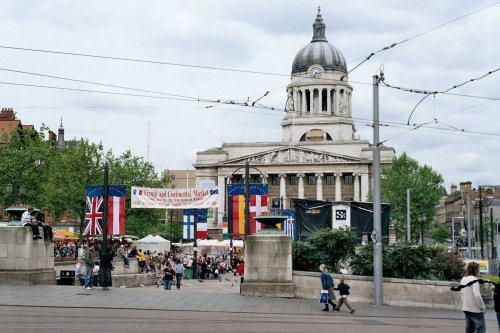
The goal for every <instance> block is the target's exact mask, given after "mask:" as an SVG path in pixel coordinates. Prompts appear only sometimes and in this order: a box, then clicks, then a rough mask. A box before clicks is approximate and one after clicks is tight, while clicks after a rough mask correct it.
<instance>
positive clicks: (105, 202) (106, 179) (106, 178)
mask: <svg viewBox="0 0 500 333" xmlns="http://www.w3.org/2000/svg"><path fill="white" fill-rule="evenodd" d="M108 183H109V165H108V162H106V163H105V164H104V189H103V191H102V204H103V207H102V208H103V214H102V249H101V251H102V252H103V253H104V251H105V250H106V248H107V247H108V196H109V195H108V185H109V184H108Z"/></svg>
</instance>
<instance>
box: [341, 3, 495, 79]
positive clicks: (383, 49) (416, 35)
mask: <svg viewBox="0 0 500 333" xmlns="http://www.w3.org/2000/svg"><path fill="white" fill-rule="evenodd" d="M499 3H500V1H496V2H493V3H491V4H489V5H488V6H486V7H482V8H479V9H476V10H474V11H472V12H470V13H467V14H465V15H462V16H460V17H457V18H454V19H453V20H451V21H448V22H445V23H443V24H440V25H438V26H435V27H434V28H431V29H428V30H425V31H423V32H420V33H418V34H415V35H413V36H411V37H408V38H406V39H404V40H402V41H399V42H395V43H392V44H391V45H388V46H385V47H383V48H381V49H380V50H378V51H375V52H372V53H370V54H369V55H368V56H366V57H360V58H358V59H363V58H364V59H363V60H362V61H361V62H360V63H359V64H357V65H356V66H354V67H353V68H352V69H351V70H350V71H348V72H347V74H345V75H344V76H342V77H341V80H342V79H343V78H344V77H346V76H347V75H349V74H350V73H351V72H352V71H354V70H355V69H356V68H358V67H359V66H361V65H362V64H364V63H365V62H367V61H368V60H370V59H371V58H372V57H373V56H374V55H376V54H378V53H380V52H384V51H387V50H390V49H392V48H394V47H396V46H397V45H400V44H403V43H406V42H408V41H410V40H412V39H415V38H417V37H420V36H422V35H425V34H427V33H429V32H432V31H434V30H437V29H439V28H442V27H444V26H446V25H448V24H451V23H454V22H456V21H459V20H461V19H463V18H466V17H468V16H471V15H473V14H476V13H478V12H480V11H483V10H485V9H488V8H490V7H493V6H495V5H498V4H499ZM353 62H354V60H353Z"/></svg>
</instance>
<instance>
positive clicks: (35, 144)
mask: <svg viewBox="0 0 500 333" xmlns="http://www.w3.org/2000/svg"><path fill="white" fill-rule="evenodd" d="M45 130H46V128H45V127H44V126H42V128H41V129H40V131H34V130H24V129H19V130H16V131H14V132H13V133H12V137H11V141H10V143H8V144H5V145H2V146H0V204H3V205H4V207H5V206H10V205H11V204H12V203H13V202H14V201H17V202H22V203H27V204H32V205H35V206H37V207H38V208H47V209H48V210H49V211H50V212H51V213H52V214H54V216H55V218H56V220H58V219H60V217H62V216H63V215H65V214H69V215H70V218H75V219H79V220H80V221H82V223H81V227H82V228H81V229H83V221H84V218H85V205H86V203H85V198H86V190H85V188H86V186H87V185H102V184H103V168H104V164H105V162H107V163H108V164H109V166H110V178H109V183H110V184H113V185H125V186H126V187H127V194H126V207H127V208H126V209H127V211H126V214H127V225H126V228H127V230H128V232H129V233H132V234H137V235H138V236H144V235H146V234H148V233H156V234H166V232H167V230H168V231H170V230H169V229H168V228H167V226H166V225H165V224H163V223H161V222H160V219H161V218H163V217H164V212H165V211H164V210H158V209H131V208H130V186H132V185H133V186H148V187H162V186H165V185H167V183H168V180H169V179H168V177H165V176H164V175H161V176H158V174H157V172H156V171H155V169H154V167H153V165H152V164H151V163H147V162H145V161H144V159H143V158H141V157H137V156H134V155H132V153H131V152H130V151H126V152H125V153H123V154H122V155H120V156H118V157H115V156H114V155H113V152H112V151H111V150H110V151H107V152H104V149H103V146H102V145H100V144H98V145H97V144H94V143H91V142H89V141H88V140H73V141H70V142H69V144H68V145H67V147H66V148H65V149H64V150H63V151H58V150H57V149H56V147H55V145H54V144H53V143H52V142H50V141H46V140H45V137H44V134H43V133H44V131H45ZM7 185H10V186H7ZM21 188H23V189H24V191H20V189H21ZM7 189H10V192H11V193H9V191H7ZM177 229H178V228H176V230H177Z"/></svg>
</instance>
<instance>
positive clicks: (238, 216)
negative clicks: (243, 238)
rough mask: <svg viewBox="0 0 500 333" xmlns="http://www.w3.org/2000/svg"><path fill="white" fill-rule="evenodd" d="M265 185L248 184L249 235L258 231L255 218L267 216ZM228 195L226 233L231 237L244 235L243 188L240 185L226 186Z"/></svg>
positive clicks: (266, 189) (258, 224)
mask: <svg viewBox="0 0 500 333" xmlns="http://www.w3.org/2000/svg"><path fill="white" fill-rule="evenodd" d="M267 192H268V186H267V185H266V184H250V198H249V199H250V200H249V203H250V229H249V234H254V233H256V232H257V231H258V230H260V228H261V226H260V223H258V222H257V221H255V216H259V215H267V212H268V208H267ZM227 194H228V224H229V225H228V232H229V234H233V235H237V234H239V235H244V234H245V186H244V185H242V184H235V185H227Z"/></svg>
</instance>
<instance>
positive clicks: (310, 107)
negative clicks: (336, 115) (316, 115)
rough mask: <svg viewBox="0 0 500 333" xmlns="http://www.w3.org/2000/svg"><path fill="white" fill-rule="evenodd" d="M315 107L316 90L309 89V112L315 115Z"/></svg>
mask: <svg viewBox="0 0 500 333" xmlns="http://www.w3.org/2000/svg"><path fill="white" fill-rule="evenodd" d="M313 106H314V88H312V89H309V112H310V113H313V112H314V110H313Z"/></svg>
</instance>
